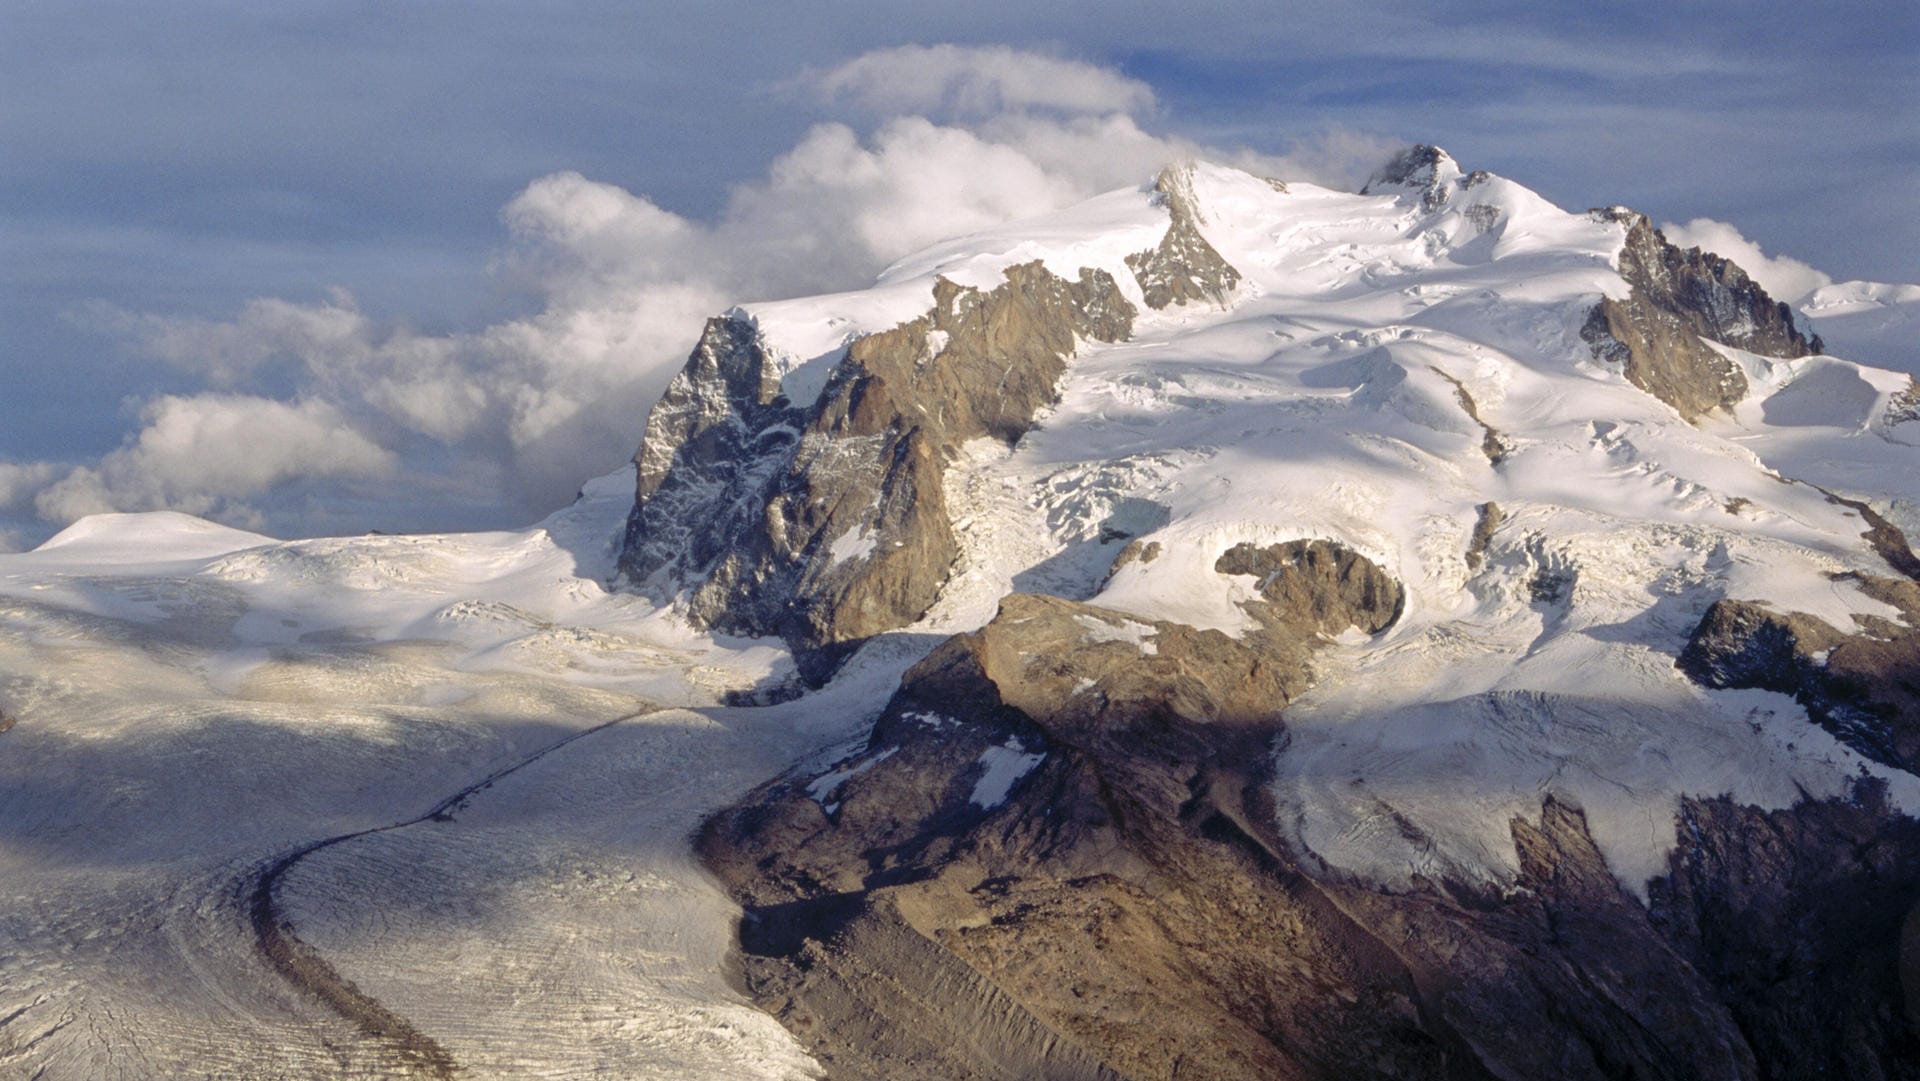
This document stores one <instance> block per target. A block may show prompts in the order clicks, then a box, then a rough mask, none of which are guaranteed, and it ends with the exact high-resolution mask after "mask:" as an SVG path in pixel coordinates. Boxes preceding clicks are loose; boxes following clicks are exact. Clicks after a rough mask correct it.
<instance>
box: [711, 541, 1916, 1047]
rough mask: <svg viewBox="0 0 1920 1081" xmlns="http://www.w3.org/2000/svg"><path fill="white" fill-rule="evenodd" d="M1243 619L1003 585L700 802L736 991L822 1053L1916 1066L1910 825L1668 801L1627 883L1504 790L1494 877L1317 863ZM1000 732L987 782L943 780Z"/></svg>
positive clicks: (1257, 640)
mask: <svg viewBox="0 0 1920 1081" xmlns="http://www.w3.org/2000/svg"><path fill="white" fill-rule="evenodd" d="M1334 555H1335V557H1336V558H1335V561H1334V562H1335V564H1336V565H1337V564H1338V563H1340V562H1341V560H1339V559H1338V553H1334ZM1241 559H1246V560H1251V561H1256V562H1259V563H1260V564H1261V565H1262V566H1265V565H1267V563H1268V557H1267V556H1266V555H1265V553H1264V550H1262V549H1255V548H1251V547H1250V548H1249V549H1247V551H1246V553H1245V554H1243V555H1242V556H1238V557H1236V562H1237V561H1238V560H1241ZM1349 565H1352V564H1349ZM1356 569H1358V568H1357V566H1356ZM1354 577H1355V576H1349V580H1350V581H1351V580H1353V578H1354ZM1358 577H1365V575H1359V576H1358ZM1339 580H1340V576H1339V575H1337V574H1325V573H1316V574H1313V575H1310V576H1308V577H1307V578H1306V579H1304V581H1306V582H1315V583H1321V584H1322V585H1323V586H1332V584H1333V583H1337V582H1338V581H1339ZM1298 584H1299V583H1296V585H1298ZM1295 592H1297V590H1295V589H1293V588H1288V589H1285V590H1282V591H1281V598H1282V600H1284V598H1286V597H1287V596H1289V595H1292V594H1294V593H1295ZM1333 592H1346V593H1348V594H1349V595H1353V592H1354V591H1352V590H1350V589H1349V590H1341V589H1334V590H1333ZM1362 592H1364V591H1362ZM1375 593H1376V595H1377V594H1378V593H1379V591H1378V590H1375ZM1275 603H1281V602H1275ZM1342 603H1343V602H1341V601H1337V600H1335V599H1334V598H1333V597H1331V596H1327V597H1319V598H1316V599H1314V600H1311V601H1307V602H1304V603H1297V604H1293V605H1289V606H1286V607H1287V609H1288V610H1289V611H1292V612H1295V613H1313V612H1334V611H1338V610H1340V609H1341V607H1342ZM1356 611H1357V612H1359V614H1361V615H1363V616H1364V618H1365V619H1366V620H1367V622H1368V623H1369V624H1371V625H1375V626H1378V625H1382V623H1383V621H1385V620H1387V619H1388V618H1389V613H1388V611H1387V610H1386V609H1385V608H1383V607H1381V606H1379V605H1374V606H1370V607H1364V608H1363V609H1356ZM1277 626H1278V624H1277V623H1276V624H1271V625H1269V628H1268V630H1266V631H1263V632H1255V633H1253V634H1250V635H1249V636H1247V638H1246V639H1244V640H1236V639H1232V638H1229V637H1227V636H1225V635H1221V634H1218V633H1217V632H1203V631H1195V630H1193V629H1192V628H1182V627H1178V626H1175V625H1171V624H1164V623H1155V624H1151V625H1141V624H1139V623H1137V622H1136V621H1132V620H1130V619H1129V618H1128V617H1126V616H1124V615H1121V614H1120V613H1116V612H1110V611H1106V610H1102V609H1098V608H1094V607H1091V606H1087V605H1083V604H1078V603H1075V602H1070V601H1065V600H1059V599H1056V598H1049V597H1038V596H1025V595H1017V594H1016V595H1014V596H1011V597H1009V598H1007V600H1006V602H1005V604H1004V605H1003V607H1002V610H1001V612H1000V614H999V615H998V616H997V617H996V618H995V619H994V621H993V622H992V623H990V624H989V625H988V626H987V627H985V628H983V629H982V630H981V631H979V632H977V633H975V634H971V635H963V636H959V637H956V638H954V639H952V640H949V641H948V642H947V643H945V644H944V645H942V646H941V647H940V648H938V649H936V650H935V651H934V652H933V653H932V654H931V655H929V656H928V657H927V659H926V660H925V661H923V662H922V663H921V664H920V665H918V666H917V667H916V668H915V669H914V670H913V671H911V672H909V673H908V675H907V677H906V678H905V680H904V681H903V684H902V687H901V689H900V691H899V693H898V694H897V695H896V696H895V698H894V699H893V701H892V702H891V703H889V705H888V707H887V709H886V711H885V712H884V713H883V715H882V717H881V719H880V721H879V723H878V724H877V725H876V726H875V729H874V732H873V736H872V739H871V741H870V743H869V746H868V747H867V749H866V750H864V751H863V752H861V754H859V755H858V756H856V757H855V758H854V759H853V760H851V761H849V762H847V763H842V764H841V765H840V766H839V767H837V768H836V769H835V770H834V771H833V772H832V773H829V774H827V775H825V776H824V777H821V778H818V779H815V778H810V777H790V778H783V779H781V780H778V781H775V782H773V783H771V784H769V785H767V786H765V787H763V788H762V789H761V790H760V791H759V792H757V793H755V794H754V795H752V796H750V797H749V798H748V799H747V800H745V801H743V802H742V803H741V804H740V805H738V806H736V807H735V808H733V809H731V810H729V811H727V812H724V813H723V814H721V815H720V816H718V817H717V818H715V819H714V820H712V821H711V822H709V823H708V824H707V826H706V827H705V828H704V829H703V831H702V834H701V837H700V841H699V845H700V851H701V853H702V855H703V857H704V858H705V859H706V861H707V863H708V866H709V867H711V868H712V869H713V870H714V871H715V873H716V874H717V875H718V876H719V877H720V879H721V881H722V882H723V883H724V884H725V885H726V886H727V887H728V888H729V890H730V891H732V892H733V894H734V895H735V896H736V897H737V898H738V899H739V900H740V901H741V903H742V904H743V906H744V907H745V909H746V913H747V915H746V919H745V921H744V922H743V924H742V930H741V946H742V951H741V955H740V960H739V963H740V966H741V970H740V974H741V976H742V979H743V983H744V985H745V987H746V989H747V991H748V993H749V994H750V995H751V996H753V997H754V999H755V1000H756V1001H757V1002H759V1003H760V1004H761V1005H762V1006H763V1007H764V1008H766V1009H768V1010H769V1011H770V1012H772V1013H773V1014H774V1016H776V1017H778V1018H780V1019H781V1020H783V1021H784V1022H785V1023H786V1024H787V1025H788V1026H789V1028H790V1029H791V1030H792V1031H793V1032H794V1033H795V1035H796V1036H797V1037H798V1038H799V1039H800V1040H801V1041H802V1042H803V1043H805V1044H806V1045H807V1046H808V1047H809V1049H810V1050H812V1051H813V1053H814V1054H815V1055H817V1056H819V1057H820V1059H821V1060H822V1061H823V1062H825V1063H827V1064H828V1065H829V1069H830V1071H831V1072H832V1073H833V1076H836V1077H841V1076H844V1077H854V1078H869V1077H889V1078H901V1079H919V1078H926V1079H934V1078H947V1077H967V1078H976V1077H978V1078H1007V1079H1013V1078H1022V1077H1083V1076H1101V1077H1107V1076H1115V1077H1125V1078H1164V1077H1179V1078H1187V1079H1203V1078H1220V1079H1226V1078H1235V1079H1238V1078H1246V1077H1287V1078H1309V1079H1323V1078H1324V1079H1329V1081H1331V1079H1336V1078H1349V1077H1383V1078H1433V1079H1442V1078H1446V1079H1456V1078H1496V1077H1497V1078H1535V1077H1552V1078H1577V1079H1580V1078H1590V1079H1596V1081H1597V1079H1601V1078H1619V1077H1641V1078H1667V1079H1674V1081H1679V1079H1698V1078H1726V1079H1735V1078H1738V1079H1749V1078H1753V1079H1757V1078H1815V1077H1828V1076H1848V1077H1880V1078H1913V1077H1916V1076H1920V1056H1916V1054H1915V1050H1916V1040H1915V1037H1914V1033H1913V1031H1912V1030H1911V1029H1909V1028H1907V1027H1906V1026H1905V1025H1904V1024H1903V1022H1902V1020H1901V1011H1902V1008H1903V998H1902V994H1903V992H1902V986H1901V978H1902V977H1901V969H1900V967H1899V966H1900V964H1902V963H1903V962H1901V961H1900V957H1901V952H1900V951H1901V950H1902V949H1903V948H1905V949H1908V950H1909V951H1911V950H1912V948H1913V947H1912V945H1911V940H1912V935H1913V933H1912V932H1908V933H1907V936H1908V937H1907V939H1906V940H1905V941H1906V945H1905V946H1904V947H1903V939H1902V934H1903V932H1902V921H1903V919H1904V918H1905V917H1906V915H1907V913H1908V912H1909V911H1910V910H1911V909H1912V906H1913V903H1914V900H1915V898H1916V896H1920V823H1916V822H1914V821H1913V820H1912V819H1909V818H1906V817H1905V816H1903V815H1900V814H1898V813H1896V812H1894V811H1892V810H1891V809H1890V808H1888V807H1887V805H1886V803H1885V801H1884V799H1883V798H1882V797H1881V794H1880V793H1879V791H1878V790H1877V789H1876V788H1874V787H1873V786H1872V785H1867V784H1863V785H1862V787H1861V788H1860V789H1859V790H1858V791H1857V792H1856V793H1855V794H1854V795H1853V797H1852V798H1849V799H1842V800H1827V801H1811V800H1810V801H1807V802H1804V803H1802V804H1801V805H1800V806H1798V807H1795V808H1793V809H1791V810H1786V811H1775V812H1765V811H1761V810H1759V809H1757V808H1751V807H1743V806H1740V805H1737V804H1735V803H1733V802H1732V801H1730V800H1727V799H1724V798H1722V799H1708V800H1688V801H1685V803H1684V804H1683V806H1682V808H1681V811H1680V822H1679V826H1680V844H1679V847H1678V848H1677V849H1676V851H1675V852H1674V854H1673V856H1672V857H1671V860H1670V863H1669V872H1668V873H1667V874H1666V875H1665V876H1663V877H1661V878H1659V879H1657V880H1655V881H1654V882H1653V883H1651V884H1650V887H1649V897H1650V899H1651V900H1650V903H1649V904H1644V905H1643V904H1642V903H1641V902H1640V901H1639V900H1638V899H1636V898H1635V897H1634V896H1632V895H1631V894H1629V893H1627V892H1625V891H1624V890H1622V889H1621V887H1620V885H1619V884H1618V883H1617V882H1616V880H1615V878H1614V876H1613V874H1612V872H1611V871H1610V870H1609V868H1608V867H1607V865H1606V862H1605V860H1604V859H1603V858H1602V856H1601V854H1600V851H1599V850H1598V848H1597V847H1596V846H1595V844H1594V842H1593V839H1592V836H1591V833H1590V832H1589V830H1588V828H1587V823H1586V819H1585V816H1584V815H1583V814H1582V813H1581V812H1580V810H1579V809H1578V808H1577V807H1574V806H1571V805H1569V804H1567V803H1565V802H1562V801H1560V800H1557V799H1554V798H1552V797H1548V798H1547V799H1545V800H1544V801H1543V803H1542V805H1541V809H1540V815H1539V817H1538V818H1537V819H1532V818H1517V819H1515V820H1514V821H1513V822H1512V823H1511V831H1512V836H1513V840H1514V844H1515V848H1516V851H1517V853H1518V855H1519V862H1520V872H1519V877H1518V879H1517V881H1516V882H1514V883H1513V886H1512V888H1510V889H1506V890H1500V891H1495V890H1491V889H1487V888H1484V887H1478V886H1472V885H1468V884H1464V883H1458V882H1432V881H1416V882H1415V883H1414V884H1413V885H1412V886H1411V887H1410V888H1407V889H1404V890H1401V891H1386V890H1382V889H1379V888H1377V887H1373V886H1369V885H1367V884H1364V883H1358V882H1349V881H1345V880H1342V879H1341V878H1339V877H1338V876H1335V875H1332V874H1331V873H1329V872H1327V871H1326V870H1325V869H1324V868H1321V867H1319V866H1318V865H1317V863H1315V862H1314V861H1312V860H1310V859H1304V858H1302V857H1301V856H1300V855H1299V854H1297V853H1295V852H1293V851H1291V850H1290V849H1289V848H1288V845H1287V843H1286V841H1285V840H1284V839H1283V838H1282V837H1281V836H1280V835H1279V834H1278V831H1277V830H1276V829H1275V828H1274V826H1273V822H1274V818H1273V807H1272V805H1271V802H1270V798H1269V797H1268V796H1267V781H1268V777H1267V774H1266V765H1265V763H1267V762H1268V761H1270V755H1271V754H1272V753H1273V752H1274V750H1275V748H1284V745H1285V724H1284V720H1283V716H1282V713H1283V710H1284V707H1285V705H1286V703H1287V702H1288V701H1289V700H1290V699H1291V697H1292V695H1293V694H1295V693H1297V691H1298V689H1299V688H1300V687H1301V686H1303V685H1304V683H1303V681H1304V670H1303V666H1302V663H1301V662H1302V661H1303V659H1304V657H1305V656H1306V653H1305V650H1306V649H1307V648H1310V645H1311V640H1310V639H1305V638H1302V639H1299V640H1297V641H1295V642H1294V643H1293V645H1294V647H1295V648H1294V649H1292V650H1289V649H1287V648H1285V644H1284V643H1277V642H1275V641H1274V640H1273V639H1272V636H1275V635H1279V634H1281V633H1283V632H1281V631H1279V630H1277V629H1274V628H1276V627H1277ZM1315 637H1317V635H1316V636H1315ZM1276 647H1278V648H1276ZM1279 753H1284V750H1281V751H1280V752H1279ZM1008 754H1015V755H1018V756H1019V757H1020V761H1021V763H1022V764H1023V765H1024V772H1022V773H1021V774H1020V775H1019V776H1018V777H1016V778H1014V779H1013V781H1012V783H1011V784H1008V785H1005V786H1003V790H996V791H995V792H994V793H993V796H994V797H998V798H1002V799H1003V802H992V800H991V799H989V800H988V801H986V802H984V803H983V802H982V801H980V800H978V799H976V798H975V797H976V796H977V795H978V793H979V792H980V790H981V787H982V786H983V784H984V783H985V780H986V774H987V773H988V771H989V770H990V769H991V768H993V767H992V766H991V765H990V764H989V763H991V762H992V761H993V760H994V758H995V756H996V755H1002V756H1004V755H1008ZM1905 963H1906V964H1907V965H1908V970H1909V971H1910V970H1911V969H1912V965H1911V963H1910V962H1905ZM960 1030H964V1031H960ZM1048 1055H1053V1056H1057V1057H1055V1058H1052V1059H1049V1058H1046V1057H1045V1056H1048Z"/></svg>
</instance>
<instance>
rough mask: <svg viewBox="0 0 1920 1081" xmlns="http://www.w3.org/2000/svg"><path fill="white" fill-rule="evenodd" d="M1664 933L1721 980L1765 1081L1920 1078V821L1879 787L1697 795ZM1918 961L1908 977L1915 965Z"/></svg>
mask: <svg viewBox="0 0 1920 1081" xmlns="http://www.w3.org/2000/svg"><path fill="white" fill-rule="evenodd" d="M1680 825H1681V836H1682V837H1683V838H1685V839H1686V840H1685V841H1684V842H1683V843H1682V845H1681V847H1680V849H1679V850H1677V851H1676V852H1675V853H1674V854H1673V856H1672V858H1671V859H1670V860H1669V867H1670V869H1671V870H1670V873H1669V874H1668V875H1667V876H1666V877H1664V878H1660V879H1655V880H1654V881H1653V882H1652V883H1651V884H1650V889H1649V900H1650V904H1651V918H1652V922H1653V925H1654V927H1655V928H1656V929H1657V930H1658V931H1659V933H1660V935H1661V936H1662V937H1663V938H1664V939H1666V940H1667V942H1669V943H1670V944H1671V946H1672V948H1673V949H1674V951H1675V952H1676V953H1677V954H1678V955H1679V956H1680V957H1681V958H1683V959H1684V960H1685V961H1686V963H1687V964H1688V965H1690V966H1691V967H1692V968H1693V969H1694V970H1695V971H1696V972H1699V973H1700V974H1701V975H1702V976H1703V977H1705V978H1706V979H1707V980H1708V981H1710V982H1711V983H1712V984H1713V985H1714V986H1715V988H1717V990H1718V993H1719V994H1720V995H1721V997H1722V1000H1723V1001H1725V1002H1726V1003H1727V1006H1728V1008H1729V1010H1730V1012H1731V1013H1732V1015H1733V1018H1734V1021H1735V1023H1736V1024H1737V1025H1738V1027H1739V1030H1740V1033H1741V1035H1742V1037H1743V1038H1744V1039H1745V1041H1746V1044H1747V1046H1748V1047H1750V1048H1751V1049H1752V1052H1753V1055H1754V1058H1755V1061H1756V1064H1757V1066H1758V1070H1757V1073H1756V1075H1757V1076H1760V1077H1772V1078H1790V1077H1809V1078H1811V1077H1875V1078H1913V1077H1920V1024H1912V1023H1909V1022H1908V1021H1907V1019H1906V1018H1904V1017H1903V1016H1902V1014H1903V1011H1902V981H1903V979H1904V980H1908V981H1909V982H1908V983H1907V988H1908V993H1909V994H1911V993H1912V988H1913V987H1914V986H1915V985H1914V984H1913V983H1911V982H1910V981H1911V979H1912V978H1913V977H1914V976H1915V975H1920V973H1917V972H1916V971H1915V969H1914V968H1913V967H1912V966H1913V960H1912V954H1911V953H1910V952H1909V953H1908V954H1906V956H1905V959H1904V960H1903V956H1902V950H1903V948H1905V949H1907V950H1909V951H1910V950H1911V949H1912V945H1911V940H1910V939H1909V940H1908V941H1907V942H1906V943H1905V944H1904V947H1903V941H1902V934H1903V931H1902V923H1903V920H1905V918H1906V917H1907V913H1908V912H1909V910H1910V909H1911V908H1912V906H1913V905H1914V903H1915V899H1916V898H1920V821H1916V820H1914V819H1912V818H1909V817H1907V816H1905V815H1902V814H1899V813H1898V812H1896V811H1893V810H1891V809H1890V808H1889V807H1888V806H1887V805H1886V802H1885V798H1884V791H1883V790H1882V789H1881V787H1880V786H1879V784H1878V783H1877V782H1867V781H1863V782H1861V783H1860V785H1859V786H1858V787H1857V788H1856V790H1855V792H1854V793H1853V797H1852V798H1851V799H1847V800H1830V801H1820V802H1813V801H1809V802H1805V803H1802V804H1800V805H1799V806H1797V807H1794V808H1793V809H1791V810H1785V811H1762V810H1760V809H1758V808H1755V807H1742V806H1739V805H1737V804H1735V803H1733V802H1732V801H1730V800H1727V799H1724V798H1722V799H1710V800H1692V799H1689V800H1684V801H1682V805H1681V810H1680ZM1903 965H1905V966H1907V967H1906V968H1905V969H1904V971H1903V968H1902V966H1903Z"/></svg>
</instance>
